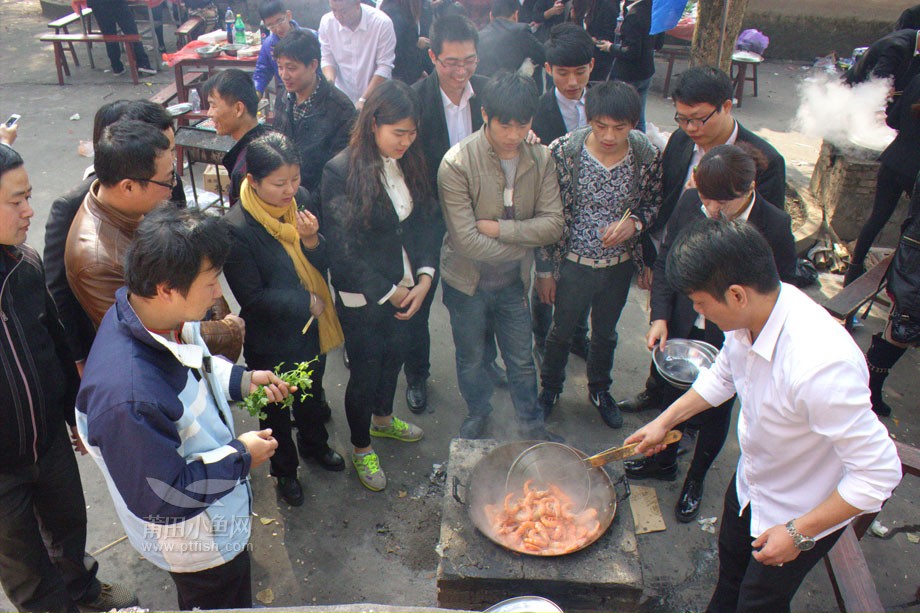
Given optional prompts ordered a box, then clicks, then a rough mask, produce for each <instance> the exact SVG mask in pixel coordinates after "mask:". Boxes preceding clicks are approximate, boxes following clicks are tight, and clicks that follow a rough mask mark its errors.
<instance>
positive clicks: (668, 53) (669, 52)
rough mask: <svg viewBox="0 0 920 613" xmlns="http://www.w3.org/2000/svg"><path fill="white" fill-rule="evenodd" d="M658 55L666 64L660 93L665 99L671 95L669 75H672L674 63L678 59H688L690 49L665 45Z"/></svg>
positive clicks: (682, 46)
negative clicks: (662, 90) (666, 67)
mask: <svg viewBox="0 0 920 613" xmlns="http://www.w3.org/2000/svg"><path fill="white" fill-rule="evenodd" d="M658 53H659V54H660V56H661V57H662V58H663V59H664V60H665V61H666V62H667V63H668V70H667V71H666V72H665V73H664V92H662V96H663V97H664V98H665V99H667V97H668V96H670V95H671V91H670V89H671V75H672V74H673V73H674V62H675V61H676V60H678V59H681V60H685V59H690V47H689V46H687V45H665V46H664V47H663V48H662V49H661V50H660V51H659V52H658Z"/></svg>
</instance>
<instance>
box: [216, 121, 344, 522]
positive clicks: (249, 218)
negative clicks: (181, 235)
mask: <svg viewBox="0 0 920 613" xmlns="http://www.w3.org/2000/svg"><path fill="white" fill-rule="evenodd" d="M246 167H247V171H248V174H247V176H246V179H245V180H244V181H243V184H242V186H241V188H240V206H235V207H233V209H231V210H230V212H229V213H227V216H226V219H227V222H228V224H229V227H230V231H231V234H232V235H233V239H234V240H233V248H232V251H231V253H230V257H229V258H228V260H227V263H226V265H225V266H224V274H225V276H226V278H227V283H228V284H229V285H230V289H231V290H232V291H233V295H234V296H235V297H236V299H237V301H238V302H239V303H240V314H241V316H242V317H243V318H244V319H245V321H246V336H245V339H244V342H243V349H244V352H245V356H246V362H247V363H248V364H249V366H250V367H252V368H259V369H272V368H274V367H275V366H276V365H278V364H280V363H282V362H284V363H285V364H286V365H288V366H293V364H294V363H296V362H303V361H307V360H311V359H314V358H316V359H317V362H316V363H315V364H314V366H313V387H312V388H311V389H310V390H309V391H310V396H308V397H307V398H306V400H304V401H301V400H300V397H299V396H298V397H297V398H296V399H295V402H294V405H293V407H292V411H293V415H294V422H295V423H296V425H297V429H298V436H297V439H298V440H297V443H298V444H297V446H296V447H295V445H294V440H293V436H292V429H291V416H290V415H289V414H288V411H287V410H281V409H278V408H271V407H269V408H268V409H266V410H267V412H268V417H267V418H266V419H264V420H259V425H260V427H261V428H271V429H272V433H273V436H274V437H275V439H277V440H278V449H277V451H276V452H275V455H274V456H273V457H272V459H271V474H272V476H274V477H276V478H277V479H278V490H279V493H280V494H281V496H282V498H283V499H284V500H285V501H286V502H287V503H288V504H290V505H293V506H300V505H301V504H303V490H302V488H301V485H300V482H299V481H298V479H297V467H298V465H299V460H298V458H297V452H298V448H299V451H300V455H301V456H303V457H304V458H311V459H315V460H316V461H317V462H318V463H319V464H320V466H322V467H323V468H325V469H327V470H343V469H344V468H345V461H344V460H343V459H342V456H340V455H339V454H338V453H336V451H335V450H333V449H332V448H330V447H329V444H328V438H329V434H328V432H327V431H326V426H325V425H324V421H325V420H326V419H328V405H326V403H325V395H324V393H323V371H324V370H325V365H326V353H328V352H329V351H331V350H332V349H334V348H336V347H338V346H339V345H341V344H342V342H343V336H342V327H341V325H340V324H339V320H338V318H337V317H336V314H335V309H333V306H332V298H331V296H330V294H329V288H328V286H327V285H326V281H325V275H326V270H327V266H328V263H327V251H326V242H325V239H324V238H323V236H322V235H321V234H320V233H319V229H320V228H319V221H318V220H317V217H316V215H314V214H313V213H312V212H310V211H309V210H302V209H305V208H306V206H307V202H308V200H309V196H308V195H307V194H306V191H305V190H299V189H298V188H299V187H300V159H299V156H298V154H297V149H296V148H295V147H294V144H293V143H292V142H291V141H289V140H288V139H287V138H286V137H284V136H283V135H281V134H279V133H274V132H273V133H271V134H267V135H265V136H263V137H260V138H258V139H256V140H254V141H253V142H251V143H250V144H249V146H248V147H247V148H246Z"/></svg>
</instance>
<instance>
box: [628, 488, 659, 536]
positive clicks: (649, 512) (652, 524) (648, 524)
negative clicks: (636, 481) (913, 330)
mask: <svg viewBox="0 0 920 613" xmlns="http://www.w3.org/2000/svg"><path fill="white" fill-rule="evenodd" d="M629 490H630V495H629V507H630V509H632V516H633V523H634V524H635V525H636V534H648V533H650V532H662V531H663V530H667V529H668V527H667V526H666V525H665V523H664V517H662V516H661V507H659V506H658V494H657V493H656V492H655V488H653V487H647V486H644V485H631V486H630V487H629Z"/></svg>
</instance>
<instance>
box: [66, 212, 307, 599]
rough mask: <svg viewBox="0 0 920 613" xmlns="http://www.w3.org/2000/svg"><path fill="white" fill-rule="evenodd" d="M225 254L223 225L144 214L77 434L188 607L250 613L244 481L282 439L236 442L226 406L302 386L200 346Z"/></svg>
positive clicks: (127, 521)
mask: <svg viewBox="0 0 920 613" xmlns="http://www.w3.org/2000/svg"><path fill="white" fill-rule="evenodd" d="M229 251H230V236H229V233H228V232H227V229H226V227H225V225H224V221H223V220H222V219H219V218H215V217H210V216H207V215H204V214H202V213H201V212H199V211H196V210H189V209H185V210H175V209H172V208H170V207H161V208H160V209H158V210H156V211H154V212H152V213H151V214H149V215H148V216H147V217H146V218H145V219H144V220H143V221H142V222H141V223H140V225H139V226H138V228H137V232H136V236H135V240H134V242H133V243H132V244H131V246H130V247H128V250H127V253H126V254H125V264H124V267H125V274H124V277H125V283H126V287H121V288H119V289H118V291H117V293H116V298H115V304H114V305H113V306H112V308H111V309H109V311H108V312H107V313H106V316H105V318H104V319H103V320H102V324H101V325H100V327H99V333H98V334H97V336H96V342H95V343H94V344H93V349H92V351H90V355H89V359H88V360H87V363H86V370H85V371H84V373H83V386H82V388H81V390H80V393H79V394H78V396H77V425H78V429H79V432H80V437H81V439H82V440H83V442H84V444H85V445H86V446H87V448H88V450H89V452H90V454H91V455H92V456H93V459H94V460H95V461H96V463H97V464H98V465H99V468H100V469H101V470H102V473H103V474H104V475H105V478H106V479H105V480H106V483H107V485H108V488H109V494H111V496H112V501H113V502H114V504H115V510H116V512H117V513H118V517H119V519H120V520H121V523H122V526H123V527H124V529H125V533H126V534H127V536H128V540H129V541H130V542H131V545H132V546H134V548H135V549H136V550H137V552H138V553H140V554H141V555H143V556H144V558H146V559H147V560H148V561H150V562H152V563H153V564H155V565H156V566H157V567H159V568H162V569H163V570H166V571H169V573H170V575H171V576H172V579H173V581H174V583H175V584H176V591H177V592H178V600H179V608H180V609H181V610H184V611H188V610H192V609H193V608H194V607H198V608H201V609H225V608H226V609H230V608H248V607H250V606H252V580H251V570H250V568H251V566H250V558H249V536H250V532H251V525H250V524H251V522H250V517H251V504H252V491H251V489H250V485H249V475H250V473H251V471H252V469H253V468H256V467H257V466H259V465H260V464H262V463H263V462H265V461H266V460H268V459H269V458H270V457H271V456H272V455H273V454H274V452H275V449H276V448H277V447H278V442H277V441H276V440H275V439H274V438H273V437H272V435H271V434H272V432H271V430H261V431H258V432H256V431H250V432H245V433H243V434H241V435H240V436H238V437H237V436H236V435H235V433H234V426H233V421H234V419H233V413H234V411H233V410H232V409H231V408H230V404H229V403H230V402H234V401H241V400H243V399H244V398H245V397H246V396H248V395H249V394H252V393H253V392H255V391H256V390H257V389H258V388H259V386H262V389H263V390H264V391H265V395H266V397H267V399H268V401H269V402H278V401H280V400H282V399H283V398H284V397H285V396H287V395H288V394H289V393H291V392H293V391H294V390H295V389H296V388H288V386H287V385H286V384H285V383H284V382H283V381H281V380H280V379H279V378H278V377H277V376H275V375H274V374H273V373H272V372H270V371H264V370H263V371H246V370H245V369H244V368H243V367H242V366H234V365H233V364H231V363H230V362H229V361H227V360H225V359H223V358H221V357H219V356H212V355H211V354H210V352H209V351H208V349H207V346H206V345H205V344H204V341H203V340H202V338H201V334H200V331H199V326H198V321H199V320H200V319H201V318H202V317H203V316H204V314H205V312H206V311H207V310H208V309H209V308H210V305H211V304H213V303H214V301H215V300H217V299H219V298H220V296H221V285H220V279H219V277H220V273H221V268H222V267H223V263H224V261H225V260H226V258H227V254H228V253H229ZM116 371H117V372H120V373H122V376H119V377H117V378H113V377H112V373H113V372H116ZM268 410H272V409H271V408H268Z"/></svg>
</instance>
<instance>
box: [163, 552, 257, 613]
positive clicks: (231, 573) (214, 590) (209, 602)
mask: <svg viewBox="0 0 920 613" xmlns="http://www.w3.org/2000/svg"><path fill="white" fill-rule="evenodd" d="M169 574H170V576H171V577H172V580H173V582H174V583H175V584H176V592H177V593H178V596H179V610H180V611H191V610H192V609H193V608H195V607H197V608H199V609H248V608H250V607H251V606H252V563H251V562H250V560H249V551H246V550H244V551H242V552H240V554H239V555H238V556H236V557H235V558H233V559H232V560H230V561H229V562H227V563H226V564H221V565H220V566H215V567H214V568H209V569H207V570H200V571H198V572H197V573H169Z"/></svg>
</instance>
